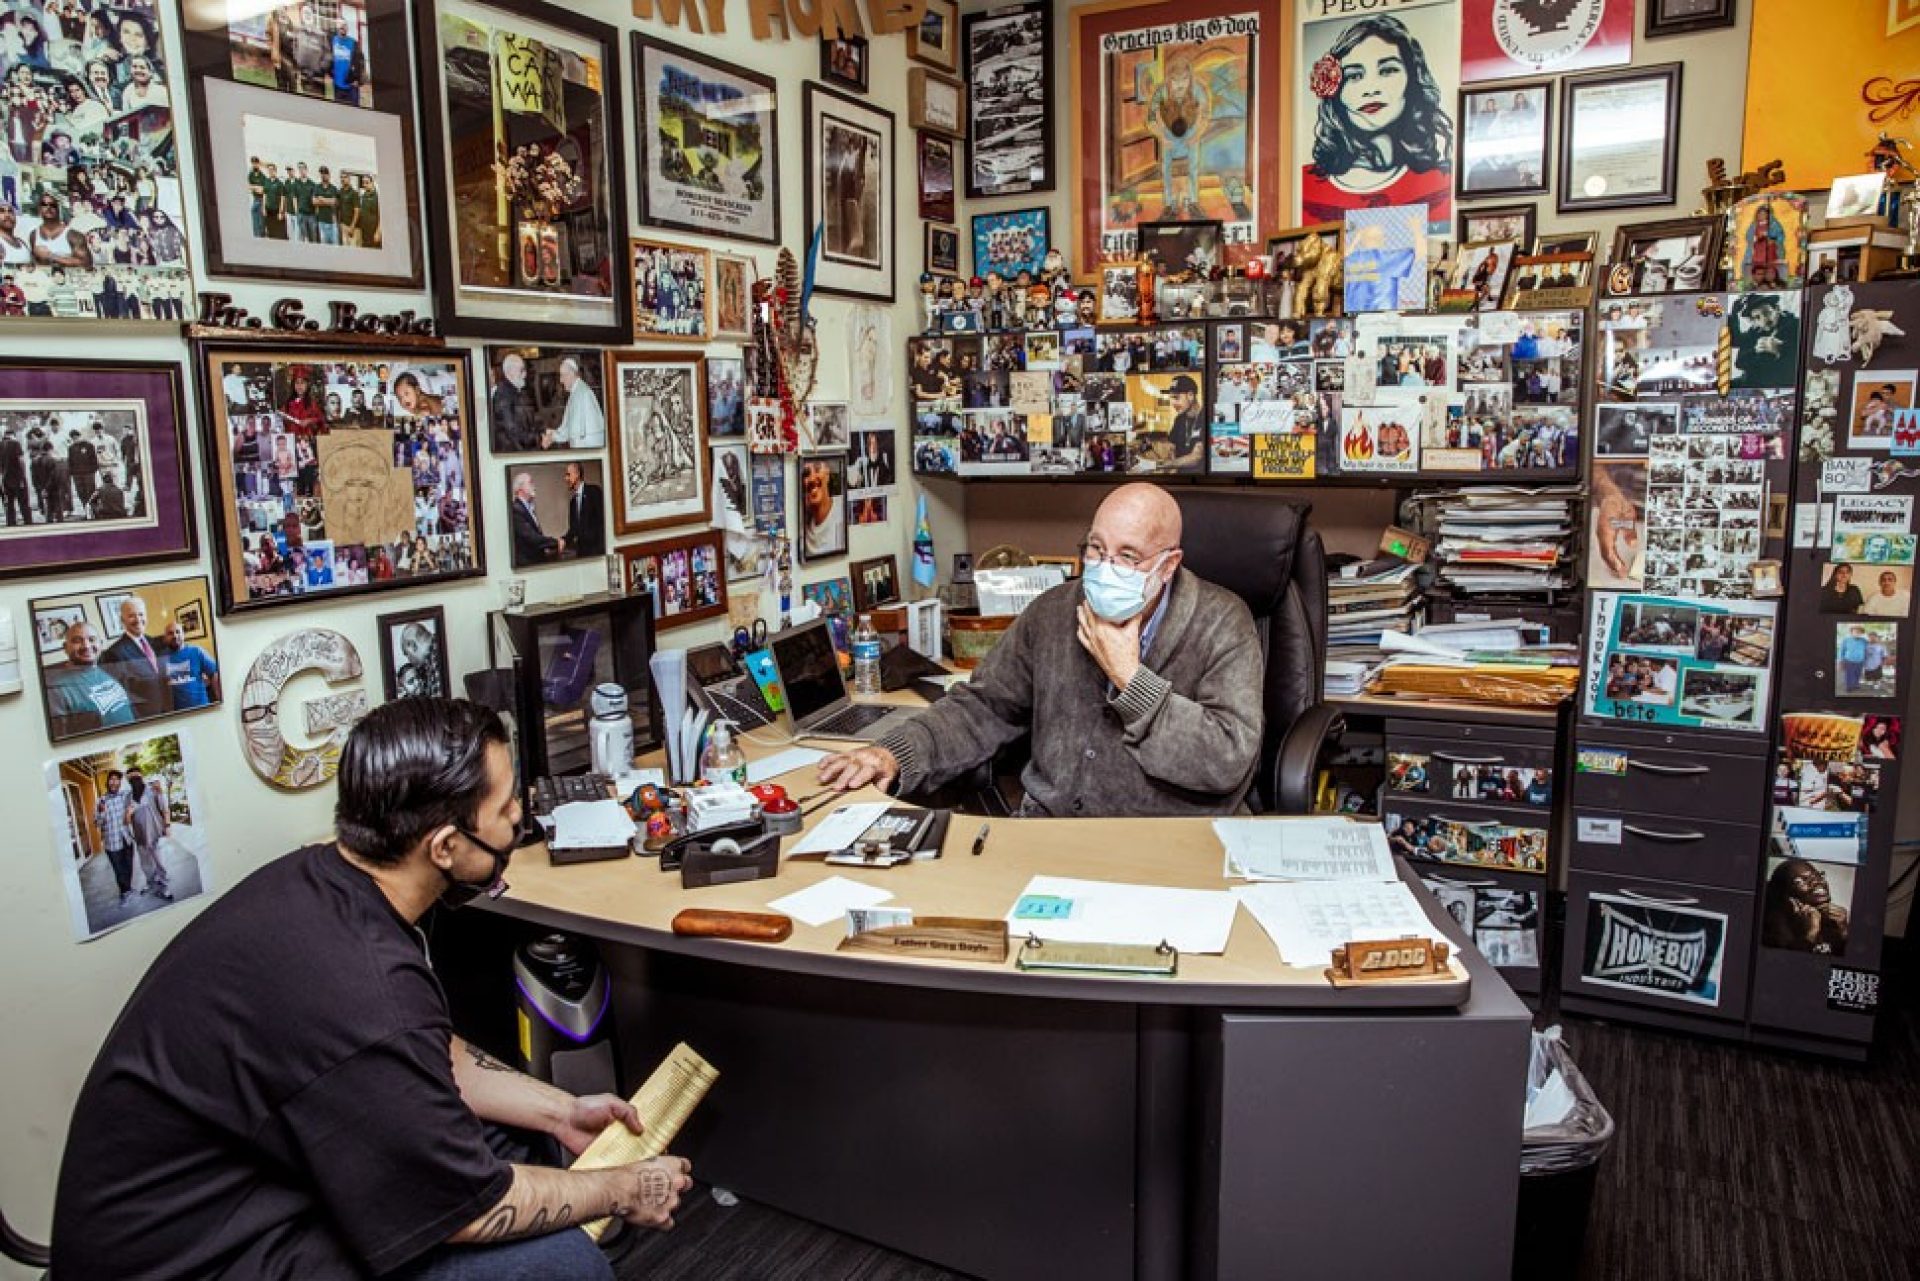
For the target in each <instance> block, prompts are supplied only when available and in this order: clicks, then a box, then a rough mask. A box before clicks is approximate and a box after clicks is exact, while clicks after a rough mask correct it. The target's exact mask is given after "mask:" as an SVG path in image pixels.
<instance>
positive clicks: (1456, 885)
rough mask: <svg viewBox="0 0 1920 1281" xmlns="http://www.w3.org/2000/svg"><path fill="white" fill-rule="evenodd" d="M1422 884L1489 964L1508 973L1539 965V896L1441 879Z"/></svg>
mask: <svg viewBox="0 0 1920 1281" xmlns="http://www.w3.org/2000/svg"><path fill="white" fill-rule="evenodd" d="M1421 881H1422V883H1423V884H1425V885H1426V887H1427V889H1428V890H1429V891H1431V892H1432V894H1433V896H1434V897H1435V898H1436V899H1438V900H1440V906H1441V907H1443V908H1445V909H1446V910H1447V915H1448V916H1451V917H1452V918H1453V920H1454V923H1455V924H1457V925H1458V926H1459V927H1460V928H1461V929H1463V930H1466V931H1468V932H1469V933H1471V934H1472V935H1473V945H1474V946H1475V947H1477V948H1479V949H1480V954H1481V955H1482V956H1484V957H1486V958H1487V961H1488V963H1490V964H1492V965H1497V966H1502V967H1506V968H1509V969H1525V968H1532V967H1535V966H1538V965H1539V964H1540V892H1539V891H1538V890H1506V889H1492V888H1488V887H1486V886H1481V885H1463V884H1461V883H1460V882H1458V881H1451V880H1448V879H1446V878H1444V877H1422V878H1421Z"/></svg>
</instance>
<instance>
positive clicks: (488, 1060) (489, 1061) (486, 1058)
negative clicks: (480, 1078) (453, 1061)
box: [466, 1041, 519, 1072]
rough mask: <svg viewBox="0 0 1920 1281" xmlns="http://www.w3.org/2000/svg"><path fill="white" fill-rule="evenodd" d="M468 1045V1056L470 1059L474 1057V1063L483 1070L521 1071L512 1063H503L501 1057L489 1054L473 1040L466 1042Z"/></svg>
mask: <svg viewBox="0 0 1920 1281" xmlns="http://www.w3.org/2000/svg"><path fill="white" fill-rule="evenodd" d="M466 1046H467V1057H468V1058H469V1059H472V1060H473V1065H474V1066H475V1067H477V1068H479V1069H481V1070H482V1071H485V1072H517V1071H519V1069H518V1068H516V1067H514V1066H513V1065H512V1064H510V1063H503V1062H501V1061H500V1060H499V1059H496V1058H494V1057H493V1055H491V1054H488V1053H487V1052H486V1051H485V1050H483V1049H481V1048H480V1047H479V1046H477V1045H475V1044H474V1043H473V1042H472V1041H468V1042H467V1043H466Z"/></svg>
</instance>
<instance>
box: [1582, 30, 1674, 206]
mask: <svg viewBox="0 0 1920 1281" xmlns="http://www.w3.org/2000/svg"><path fill="white" fill-rule="evenodd" d="M1565 85H1566V90H1565V93H1566V98H1565V102H1564V104H1563V106H1562V109H1561V118H1560V198H1559V201H1558V208H1559V211H1560V212H1561V213H1576V212H1584V211H1588V210H1596V209H1631V208H1635V207H1639V206H1644V205H1670V204H1672V203H1673V201H1674V192H1675V170H1676V169H1677V168H1678V162H1679V135H1680V64H1679V63H1677V62H1672V63H1667V64H1665V65H1664V66H1658V67H1634V68H1631V69H1629V70H1624V71H1603V72H1596V73H1594V74H1591V75H1584V76H1568V77H1567V78H1566V81H1565Z"/></svg>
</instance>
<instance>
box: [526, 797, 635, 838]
mask: <svg viewBox="0 0 1920 1281" xmlns="http://www.w3.org/2000/svg"><path fill="white" fill-rule="evenodd" d="M633 832H634V826H633V818H632V817H631V816H630V815H629V814H628V813H627V807H626V806H624V805H622V804H621V803H620V802H619V801H615V800H605V801H568V802H567V803H566V804H565V805H557V806H555V807H554V810H553V835H552V836H550V837H549V838H548V839H547V844H548V846H549V847H550V848H552V849H556V850H597V849H605V848H607V847H608V846H610V845H625V844H627V843H628V842H629V841H631V840H632V839H633Z"/></svg>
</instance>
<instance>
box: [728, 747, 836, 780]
mask: <svg viewBox="0 0 1920 1281" xmlns="http://www.w3.org/2000/svg"><path fill="white" fill-rule="evenodd" d="M825 759H827V754H826V753H825V752H821V751H815V750H814V749H813V748H811V747H789V748H788V749H787V750H786V751H784V752H775V753H774V754H773V755H771V756H762V757H761V758H760V759H759V760H757V761H748V762H747V783H748V785H749V786H751V785H752V784H754V783H764V782H766V781H767V780H768V779H770V778H779V777H780V776H781V775H782V774H791V773H793V771H795V770H798V769H805V768H806V767H807V766H809V765H817V764H819V763H820V762H821V761H823V760H825Z"/></svg>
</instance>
